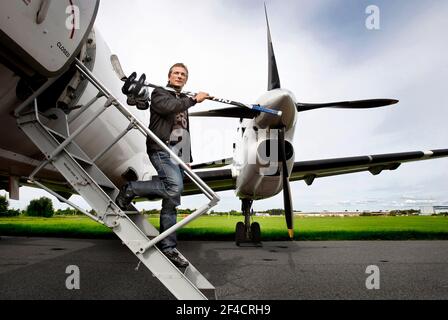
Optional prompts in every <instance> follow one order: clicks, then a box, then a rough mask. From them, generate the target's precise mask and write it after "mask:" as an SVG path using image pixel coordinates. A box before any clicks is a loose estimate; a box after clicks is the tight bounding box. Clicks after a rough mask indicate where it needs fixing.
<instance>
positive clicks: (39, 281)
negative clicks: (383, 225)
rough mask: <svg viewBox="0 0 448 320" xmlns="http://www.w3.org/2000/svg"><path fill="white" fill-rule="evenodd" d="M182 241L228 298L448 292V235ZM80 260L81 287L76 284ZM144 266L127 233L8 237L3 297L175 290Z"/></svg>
mask: <svg viewBox="0 0 448 320" xmlns="http://www.w3.org/2000/svg"><path fill="white" fill-rule="evenodd" d="M179 250H180V251H181V252H182V253H183V254H184V256H185V257H186V258H188V259H189V260H190V262H191V263H193V264H194V265H195V267H196V268H197V269H198V270H199V271H200V272H202V274H203V275H204V276H205V277H206V278H207V279H208V280H209V281H210V282H211V283H212V284H213V285H214V286H215V288H216V294H217V297H218V299H219V300H239V299H247V300H279V299H285V300H290V299H293V300H296V299H331V300H339V299H344V300H345V299H369V300H370V299H387V300H389V299H394V300H395V299H400V300H402V299H425V300H426V299H431V300H432V299H436V300H438V299H444V300H445V299H448V241H309V242H306V241H299V242H264V243H263V246H262V247H259V248H254V247H236V246H235V245H234V243H232V242H218V241H216V242H214V241H205V242H199V241H183V242H180V243H179ZM72 265H74V266H77V267H78V268H79V272H80V278H79V289H71V290H69V289H67V287H66V280H67V278H68V277H69V276H70V275H72V273H71V272H70V271H69V272H68V273H66V271H68V270H67V267H69V266H72ZM137 265H138V259H137V258H136V257H135V256H134V255H133V254H132V253H131V252H130V251H129V250H128V249H127V248H126V247H125V246H123V245H122V244H121V242H120V241H119V240H90V239H82V240H80V239H57V238H24V237H1V239H0V300H10V299H44V300H53V299H64V300H65V299H95V300H98V299H100V300H101V299H123V300H127V299H138V300H160V299H164V300H165V299H174V297H173V296H172V295H171V293H170V292H169V291H168V290H167V289H165V287H163V286H162V284H161V283H160V282H159V281H158V280H157V279H156V278H154V277H153V276H152V274H151V272H150V271H149V270H147V269H146V268H145V267H144V266H143V265H141V266H140V267H139V268H138V269H137V270H136V268H137ZM369 266H371V267H369ZM372 266H373V267H372ZM376 267H377V268H376ZM367 269H368V270H367ZM366 270H367V271H369V273H366ZM371 270H374V271H373V273H372V271H371ZM367 287H370V289H368V288H367ZM372 287H373V288H372ZM377 287H379V288H378V289H376V288H377Z"/></svg>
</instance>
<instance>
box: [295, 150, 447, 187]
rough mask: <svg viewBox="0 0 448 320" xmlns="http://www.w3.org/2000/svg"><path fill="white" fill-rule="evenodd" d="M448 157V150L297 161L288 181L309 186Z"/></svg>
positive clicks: (375, 173)
mask: <svg viewBox="0 0 448 320" xmlns="http://www.w3.org/2000/svg"><path fill="white" fill-rule="evenodd" d="M447 156H448V149H440V150H431V151H413V152H402V153H388V154H377V155H370V156H358V157H347V158H334V159H322V160H309V161H299V162H295V163H294V168H293V171H292V174H291V177H290V181H297V180H305V182H306V183H307V184H308V185H311V184H312V183H313V181H314V179H315V178H322V177H329V176H335V175H340V174H347V173H355V172H362V171H369V172H370V173H371V174H373V175H377V174H380V173H381V172H382V171H383V170H395V169H397V168H398V167H399V166H400V165H401V164H402V163H405V162H412V161H421V160H428V159H435V158H442V157H447Z"/></svg>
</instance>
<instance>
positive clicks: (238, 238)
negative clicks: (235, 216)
mask: <svg viewBox="0 0 448 320" xmlns="http://www.w3.org/2000/svg"><path fill="white" fill-rule="evenodd" d="M244 233H245V231H244V223H242V222H241V221H240V222H238V223H237V224H236V227H235V244H236V245H237V246H239V245H240V243H241V242H243V241H244V238H245V235H244Z"/></svg>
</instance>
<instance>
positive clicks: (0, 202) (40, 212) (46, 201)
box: [0, 196, 82, 218]
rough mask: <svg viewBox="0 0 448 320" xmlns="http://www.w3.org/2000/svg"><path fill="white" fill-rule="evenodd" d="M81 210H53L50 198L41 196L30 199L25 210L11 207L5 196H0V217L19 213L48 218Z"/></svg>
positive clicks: (72, 213) (15, 215) (78, 213)
mask: <svg viewBox="0 0 448 320" xmlns="http://www.w3.org/2000/svg"><path fill="white" fill-rule="evenodd" d="M81 214H82V212H80V211H78V210H75V209H70V208H67V209H58V210H54V207H53V202H52V201H51V199H50V198H47V197H41V198H39V199H34V200H31V201H30V203H29V204H28V206H27V207H26V209H25V210H18V209H12V208H10V207H9V201H8V199H7V198H6V197H4V196H0V217H17V216H20V215H24V216H30V217H44V218H50V217H52V216H54V215H81Z"/></svg>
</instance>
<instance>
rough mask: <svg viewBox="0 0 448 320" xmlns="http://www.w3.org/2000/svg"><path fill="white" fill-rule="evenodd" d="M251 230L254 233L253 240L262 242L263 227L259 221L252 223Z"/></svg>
mask: <svg viewBox="0 0 448 320" xmlns="http://www.w3.org/2000/svg"><path fill="white" fill-rule="evenodd" d="M250 232H251V234H252V242H253V243H260V242H261V228H260V224H259V223H258V222H254V223H252V224H251V225H250Z"/></svg>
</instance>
